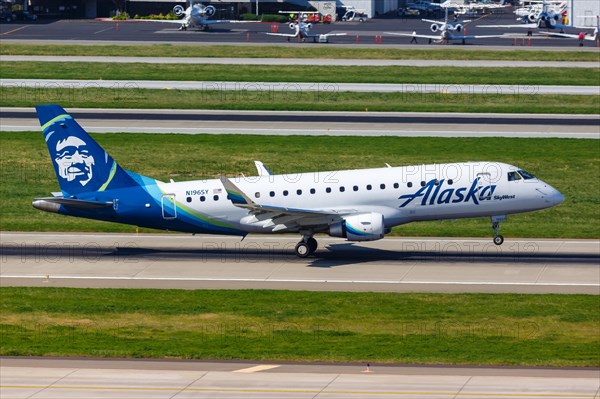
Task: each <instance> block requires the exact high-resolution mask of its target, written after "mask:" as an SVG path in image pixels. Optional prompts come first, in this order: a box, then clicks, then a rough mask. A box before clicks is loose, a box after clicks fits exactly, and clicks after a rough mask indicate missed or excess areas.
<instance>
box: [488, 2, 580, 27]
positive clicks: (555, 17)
mask: <svg viewBox="0 0 600 399" xmlns="http://www.w3.org/2000/svg"><path fill="white" fill-rule="evenodd" d="M566 7H567V5H566V2H565V3H564V4H563V5H561V6H560V8H559V9H558V10H555V9H553V8H551V7H550V4H549V3H547V2H545V1H543V2H542V8H541V11H540V12H539V13H530V14H527V15H524V16H522V17H520V18H519V20H520V21H521V23H520V24H513V25H477V27H478V28H528V29H532V28H539V29H565V28H574V26H572V25H565V24H563V23H562V22H561V21H562V20H563V13H564V12H565V11H566Z"/></svg>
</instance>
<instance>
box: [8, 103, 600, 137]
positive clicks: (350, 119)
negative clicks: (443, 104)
mask: <svg viewBox="0 0 600 399" xmlns="http://www.w3.org/2000/svg"><path fill="white" fill-rule="evenodd" d="M68 111H69V112H70V113H71V114H72V115H73V116H74V117H75V118H76V119H77V121H78V122H79V123H80V124H81V125H82V126H83V127H84V128H85V129H86V130H87V131H89V132H94V133H105V132H125V133H179V134H271V135H304V136H306V135H329V136H347V135H354V136H357V135H361V136H402V137H409V136H411V137H536V138H548V137H563V138H564V137H567V138H588V139H599V138H600V116H598V115H561V114H551V115H547V114H544V115H538V114H469V113H402V112H392V113H377V112H301V111H296V112H282V111H229V110H228V111H219V110H213V111H209V110H155V109H150V110H139V109H138V110H136V109H131V110H128V109H84V108H79V109H77V108H74V109H69V110H68ZM37 130H39V122H38V119H37V117H36V115H35V111H34V110H33V109H32V108H0V131H37Z"/></svg>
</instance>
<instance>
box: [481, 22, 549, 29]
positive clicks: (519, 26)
mask: <svg viewBox="0 0 600 399" xmlns="http://www.w3.org/2000/svg"><path fill="white" fill-rule="evenodd" d="M477 27H478V28H530V29H533V28H537V27H538V24H537V23H536V22H533V23H530V24H514V25H477Z"/></svg>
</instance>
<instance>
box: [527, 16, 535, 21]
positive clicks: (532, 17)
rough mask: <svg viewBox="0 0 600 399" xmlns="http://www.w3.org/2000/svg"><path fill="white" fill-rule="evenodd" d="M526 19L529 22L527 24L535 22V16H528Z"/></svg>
mask: <svg viewBox="0 0 600 399" xmlns="http://www.w3.org/2000/svg"><path fill="white" fill-rule="evenodd" d="M527 19H528V20H529V22H535V20H536V17H535V14H529V15H528V16H527Z"/></svg>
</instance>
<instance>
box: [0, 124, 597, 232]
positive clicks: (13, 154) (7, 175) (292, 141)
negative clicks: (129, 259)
mask: <svg viewBox="0 0 600 399" xmlns="http://www.w3.org/2000/svg"><path fill="white" fill-rule="evenodd" d="M93 136H94V138H95V139H96V140H97V141H98V142H99V143H100V144H101V145H102V146H103V147H104V148H106V150H107V151H108V152H109V153H110V154H111V155H112V156H113V157H114V158H115V159H116V160H117V162H119V163H120V164H121V165H122V166H123V167H125V168H127V169H131V170H133V171H135V172H138V173H141V174H144V175H147V176H151V177H154V178H157V179H160V180H163V181H168V180H169V179H171V178H172V179H174V180H175V181H185V180H194V179H200V178H215V177H217V176H218V175H219V174H221V173H226V174H229V175H234V174H237V173H244V174H245V175H247V176H251V175H254V174H255V173H256V171H255V169H254V164H253V162H252V161H253V160H254V159H260V160H262V161H263V162H265V164H266V165H268V166H269V168H271V170H272V171H273V172H274V173H277V174H279V173H296V172H309V171H315V170H339V169H356V168H369V167H381V166H383V165H384V163H385V162H387V163H390V164H391V165H393V166H401V165H419V164H425V163H445V162H461V161H500V162H507V163H510V164H513V165H518V166H520V167H522V168H524V169H526V170H528V171H530V172H532V173H534V174H535V175H537V176H538V177H539V178H541V179H542V180H544V181H546V182H548V183H549V184H551V185H553V186H554V187H556V188H557V189H559V190H560V191H561V192H562V193H563V194H564V195H565V198H566V199H565V202H564V203H563V204H562V205H560V206H558V207H554V208H551V209H548V210H545V211H540V212H533V213H529V214H522V215H515V216H511V217H509V221H508V222H506V223H503V225H502V234H503V235H504V236H506V237H548V238H554V237H561V238H596V239H597V238H599V237H600V223H599V222H600V206H599V205H600V192H599V191H600V190H599V188H598V185H597V184H596V178H595V177H596V176H598V174H599V172H600V163H599V160H600V151H599V150H600V142H599V141H598V140H577V139H545V140H540V139H510V138H407V137H406V138H402V137H302V136H287V137H276V136H253V135H169V134H160V135H149V134H95V135H93ZM148 154H152V156H148ZM0 183H1V184H0V196H1V200H0V223H1V226H0V227H1V229H2V230H24V231H106V232H109V231H110V232H133V231H134V227H132V226H125V225H118V224H112V223H104V222H98V221H92V220H85V219H77V218H69V217H65V216H61V215H56V214H51V213H46V212H41V211H39V210H36V209H34V208H32V206H31V201H32V200H33V198H35V197H40V196H47V195H49V193H50V192H52V191H57V189H58V183H57V181H56V177H55V176H54V171H53V168H52V166H51V163H50V160H49V156H48V151H47V148H46V145H45V143H44V140H43V137H42V134H41V133H37V132H32V133H25V132H19V133H16V132H12V133H11V132H2V133H0ZM394 234H399V235H403V236H458V237H460V236H463V237H464V236H474V237H477V236H480V237H489V236H490V235H491V229H490V224H489V220H487V219H470V220H458V221H456V222H453V223H452V222H443V223H442V222H423V223H413V224H408V225H403V226H399V227H398V228H396V229H395V231H394Z"/></svg>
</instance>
